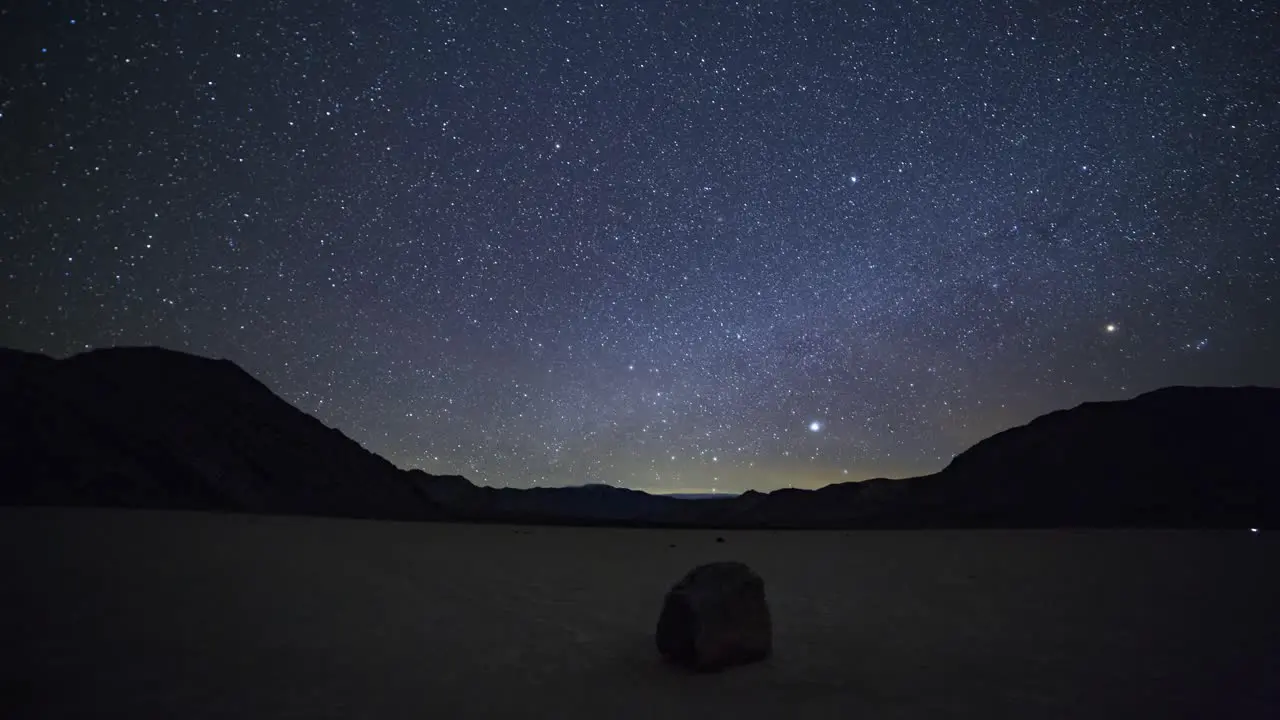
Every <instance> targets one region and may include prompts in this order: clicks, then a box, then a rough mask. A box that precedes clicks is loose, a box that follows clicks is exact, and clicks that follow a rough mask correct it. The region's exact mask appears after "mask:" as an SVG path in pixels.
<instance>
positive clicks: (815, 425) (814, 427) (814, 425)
mask: <svg viewBox="0 0 1280 720" xmlns="http://www.w3.org/2000/svg"><path fill="white" fill-rule="evenodd" d="M821 429H822V422H821V421H820V420H814V421H813V422H811V423H809V432H818V431H819V430H821Z"/></svg>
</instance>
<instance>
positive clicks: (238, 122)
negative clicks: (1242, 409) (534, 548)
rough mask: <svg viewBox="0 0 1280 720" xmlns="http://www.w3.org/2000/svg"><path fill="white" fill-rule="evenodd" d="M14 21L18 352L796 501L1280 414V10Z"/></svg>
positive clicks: (843, 6)
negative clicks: (1259, 404) (198, 359)
mask: <svg viewBox="0 0 1280 720" xmlns="http://www.w3.org/2000/svg"><path fill="white" fill-rule="evenodd" d="M15 5H18V6H20V7H17V8H13V7H10V8H6V9H5V10H2V11H0V23H3V32H4V33H5V38H4V43H5V54H4V56H3V66H2V67H0V137H3V148H2V149H0V238H2V240H0V241H2V242H3V246H2V247H0V320H2V325H0V344H3V345H7V346H12V347H18V348H22V349H26V350H33V351H40V352H46V353H50V354H53V355H58V356H65V355H67V354H70V353H75V352H80V351H83V350H85V349H87V348H93V347H102V346H111V345H139V344H154V345H162V346H165V347H170V348H174V349H179V350H184V351H189V352H195V353H198V354H202V355H210V356H217V357H227V358H229V359H231V360H233V361H235V362H237V363H239V364H240V365H241V366H243V367H244V368H245V369H246V370H248V371H249V372H251V373H253V374H254V375H255V376H257V377H258V378H260V379H261V380H263V381H264V382H265V383H266V384H267V385H268V386H270V387H271V388H272V389H273V390H275V391H276V392H278V393H279V394H280V395H281V396H283V397H284V398H285V399H287V400H288V401H290V402H292V403H294V404H295V405H297V406H298V407H299V408H301V409H303V410H305V411H307V412H309V413H312V414H314V415H316V416H317V417H319V418H320V419H321V420H323V421H324V422H326V423H328V424H331V425H334V426H336V427H338V428H340V429H342V430H343V431H344V432H346V433H347V434H348V435H349V436H351V437H353V438H354V439H356V440H358V441H359V442H361V443H362V444H364V445H365V446H366V447H368V448H369V449H370V450H373V451H375V452H378V453H380V454H382V455H384V456H385V457H387V458H388V459H390V460H392V461H393V462H395V463H397V464H398V465H400V466H402V467H418V468H422V469H424V470H427V471H429V472H436V473H461V474H464V475H467V476H468V477H470V478H471V479H473V480H475V481H477V482H483V483H487V484H492V485H502V484H506V485H510V486H516V487H525V486H530V485H533V484H539V485H563V484H579V483H588V482H607V483H613V484H617V485H622V486H627V487H635V488H642V489H649V490H654V491H671V490H705V489H710V488H716V489H719V490H730V491H739V490H744V489H746V488H749V487H754V488H758V489H772V488H776V487H785V486H787V485H794V486H796V487H813V486H817V485H821V484H825V483H829V482H834V481H840V480H856V479H861V478H866V477H871V476H877V475H889V476H902V475H909V474H917V473H924V472H930V471H933V470H937V469H940V468H941V467H943V466H944V465H945V464H946V463H947V461H948V460H949V459H950V458H951V457H952V456H954V455H955V453H957V452H959V451H961V450H963V449H964V448H965V447H967V446H968V445H970V444H972V443H973V442H975V441H977V440H979V439H981V438H983V437H985V436H987V435H989V434H991V433H993V432H996V431H999V430H1001V429H1004V428H1006V427H1010V426H1012V425H1016V424H1021V423H1024V422H1026V421H1028V420H1029V419H1031V418H1032V417H1034V416H1035V415H1038V414H1040V413H1043V412H1047V411H1050V410H1054V409H1058V408H1062V407H1068V406H1071V405H1075V404H1077V403H1080V402H1083V401H1088V400H1106V399H1118V398H1124V397H1130V396H1133V395H1135V394H1137V393H1139V392H1142V391H1145V390H1150V389H1153V388H1155V387H1159V386H1162V385H1170V384H1245V383H1257V384H1280V303H1278V302H1277V296H1278V293H1280V261H1278V258H1280V249H1278V248H1277V246H1278V245H1280V239H1278V235H1277V219H1278V217H1280V180H1278V179H1277V175H1278V174H1280V171H1278V170H1277V168H1280V151H1278V149H1277V147H1278V145H1280V142H1278V140H1280V71H1278V70H1277V69H1278V68H1280V50H1278V48H1280V31H1278V30H1277V28H1278V27H1280V18H1278V17H1277V15H1276V11H1275V9H1274V5H1273V4H1272V3H1267V2H1236V3H1203V2H1201V3H1197V4H1195V5H1194V6H1187V7H1174V6H1173V4H1171V3H1159V4H1156V3H1152V4H1147V3H1139V4H1137V5H1136V6H1135V5H1134V4H1132V3H1118V4H1115V5H1114V6H1109V5H1108V4H1107V3H1101V2H1089V3H1082V4H1080V5H1079V6H1076V7H1065V6H1064V5H1063V4H1062V3H1055V2H1048V3H1036V4H1031V3H1013V4H1011V5H1008V6H1005V5H1002V4H999V3H983V4H982V9H973V8H971V7H969V6H971V5H974V3H939V4H938V5H937V6H936V7H928V6H926V5H924V4H911V5H910V7H909V8H906V9H903V8H899V7H894V6H893V5H891V4H889V3H885V4H883V5H882V4H878V3H877V4H876V5H875V6H874V8H873V7H871V6H854V5H853V4H851V3H835V2H832V3H815V2H780V3H776V4H770V3H751V4H743V3H725V4H705V5H703V4H699V7H696V8H695V7H689V6H690V5H694V4H692V3H688V4H687V3H670V4H667V5H660V4H658V3H602V4H601V5H598V6H593V7H590V8H587V9H584V8H582V7H579V6H578V4H577V3H566V4H562V5H556V4H552V3H537V4H531V3H519V2H512V3H507V4H506V5H501V4H492V5H480V4H476V3H470V2H458V3H452V2H437V1H432V2H423V3H411V2H404V1H403V0H384V1H382V2H359V3H354V2H353V3H343V4H339V3H326V2H316V3H302V2H261V3H259V2H252V3H249V2H238V3H231V2H226V3H221V2H169V3H155V2H147V3H142V2H124V1H121V2H109V3H74V2H73V3H53V4H52V5H56V6H57V7H56V8H48V7H44V6H45V5H46V3H36V2H24V3H16V4H15ZM633 5H638V6H640V7H633ZM713 5H719V7H718V8H716V9H708V8H709V7H711V6H713ZM1218 6H1222V7H1218ZM1144 8H1145V9H1144Z"/></svg>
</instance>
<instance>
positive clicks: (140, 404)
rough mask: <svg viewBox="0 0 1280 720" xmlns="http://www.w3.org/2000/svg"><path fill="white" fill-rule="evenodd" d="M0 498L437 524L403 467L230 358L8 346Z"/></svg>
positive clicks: (1, 369) (0, 422)
mask: <svg viewBox="0 0 1280 720" xmlns="http://www.w3.org/2000/svg"><path fill="white" fill-rule="evenodd" d="M0 502H2V503H5V504H18V505H26V504H38V505H105V506H121V507H143V508H187V509H207V510H225V511H241V512H257V513H276V514H302V515H333V516H349V517H378V518H396V519H405V520H419V519H435V518H441V517H443V516H444V513H443V511H442V510H441V509H440V508H439V507H438V506H437V505H436V504H435V502H434V501H432V500H431V499H430V498H428V497H427V496H426V495H425V494H424V493H423V492H421V491H420V490H419V489H418V488H417V487H416V486H415V485H414V483H412V482H411V481H410V480H409V479H408V478H407V477H406V476H405V474H404V473H403V472H402V471H400V470H399V469H398V468H396V467H395V466H394V465H392V464H391V463H389V462H387V461H386V460H383V459H382V458H380V457H378V456H377V455H374V454H373V453H370V452H368V451H366V450H364V448H362V447H360V445H359V444H357V443H356V442H355V441H353V440H350V439H348V438H347V437H346V436H344V435H343V434H342V433H341V432H340V431H338V430H335V429H332V428H329V427H326V426H325V425H324V424H323V423H321V422H320V421H318V420H316V419H315V418H312V417H311V416H309V415H306V414H305V413H302V412H300V411H298V410H297V409H296V408H294V407H292V406H291V405H289V404H288V403H286V402H285V401H284V400H282V399H280V398H279V397H277V396H276V395H275V394H273V393H272V392H271V391H270V390H269V389H267V387H266V386H265V385H263V384H262V383H260V382H258V381H257V380H255V379H254V378H253V377H251V376H250V375H249V374H248V373H246V372H244V371H243V370H241V369H240V368H239V367H237V366H235V365H234V364H232V363H230V362H227V361H224V360H208V359H205V358H200V357H195V356H193V355H186V354H183V353H178V352H173V351H169V350H162V349H158V348H115V349H109V350H95V351H92V352H87V353H84V354H82V355H76V356H74V357H70V358H67V359H65V360H53V359H51V358H47V357H44V356H41V355H33V354H30V353H21V352H16V351H12V350H0Z"/></svg>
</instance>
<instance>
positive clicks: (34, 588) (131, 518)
mask: <svg viewBox="0 0 1280 720" xmlns="http://www.w3.org/2000/svg"><path fill="white" fill-rule="evenodd" d="M717 536H722V537H724V538H725V540H726V542H724V543H717V542H715V538H716V537H717ZM673 544H674V545H675V547H671V545H673ZM716 559H737V560H743V561H745V562H747V563H749V564H750V565H752V566H753V567H754V568H756V569H757V570H758V571H759V572H760V574H761V575H762V576H763V577H764V579H765V583H766V587H767V591H768V594H769V600H770V604H771V606H772V609H773V612H774V624H775V645H776V654H775V656H774V657H773V658H772V659H771V660H770V661H768V662H766V663H762V664H759V665H754V666H750V667H744V668H739V669H736V670H731V671H729V672H726V673H722V674H718V675H708V676H693V675H688V674H685V673H682V672H679V671H676V670H674V669H672V668H670V667H667V666H664V665H663V664H662V663H661V662H660V661H659V660H658V658H657V654H656V651H655V649H654V645H653V640H652V631H653V626H654V623H655V621H656V619H657V614H658V610H659V608H660V605H661V600H662V594H663V593H664V592H665V590H666V589H667V587H668V586H669V585H670V584H671V583H672V582H674V581H675V580H676V579H678V578H679V576H680V575H681V574H682V573H683V572H684V571H685V570H687V569H688V568H690V567H691V566H692V565H694V564H697V563H700V562H705V561H709V560H716ZM1276 568H1280V533H1273V534H1268V533H1259V534H1252V533H1249V532H1247V531H1241V532H1221V531H1214V532H1161V531H1119V532H1117V531H1087V532H1086V531H1080V532H1075V531H1008V532H1006V531H955V532H943V531H914V532H913V531H905V532H853V533H845V532H715V531H658V530H609V529H581V528H514V527H507V526H468V525H443V524H440V525H437V524H407V523H390V522H387V523H380V522H365V521H350V520H324V519H303V518H264V517H252V516H217V515H207V514H200V513H176V512H145V511H119V510H56V509H14V508H0V588H2V589H0V593H2V595H0V599H2V602H3V605H2V606H0V609H2V610H3V612H2V613H0V638H3V641H2V642H0V717H2V718H66V717H85V718H87V717H131V718H146V717H175V718H178V717H181V718H258V717H271V718H410V717H412V718H443V717H545V718H615V717H627V718H646V719H648V718H685V717H687V718H712V717H732V718H753V717H759V718H784V717H786V718H790V717H831V718H836V717H849V718H961V717H963V718H1000V717H1024V718H1036V719H1045V718H1090V719H1095V718H1139V717H1146V718H1231V717H1239V718H1246V717H1247V718H1266V717H1280V621H1278V620H1277V610H1278V609H1280V575H1278V574H1277V572H1276Z"/></svg>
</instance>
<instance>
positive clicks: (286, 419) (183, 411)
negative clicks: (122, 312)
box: [0, 347, 1280, 528]
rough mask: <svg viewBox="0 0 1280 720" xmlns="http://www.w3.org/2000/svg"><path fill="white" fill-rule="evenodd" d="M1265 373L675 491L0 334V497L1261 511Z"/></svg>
mask: <svg viewBox="0 0 1280 720" xmlns="http://www.w3.org/2000/svg"><path fill="white" fill-rule="evenodd" d="M1278 430H1280V389H1275V388H1259V387H1241V388H1220V387H1170V388H1164V389H1161V390H1156V391H1153V392H1149V393H1146V394H1143V395H1139V396H1138V397H1136V398H1132V399H1129V400H1121V401H1114V402H1097V403H1086V404H1083V405H1080V406H1078V407H1076V408H1073V409H1070V410H1060V411H1057V412H1053V413H1050V414H1048V415H1044V416H1042V417H1039V418H1037V419H1035V420H1033V421H1032V422H1030V423H1028V424H1027V425H1024V426H1020V427H1016V428H1012V429H1009V430H1006V431H1004V432H1001V433H998V434H996V435H994V436H992V437H990V438H987V439H986V440H983V441H981V442H979V443H978V444H976V445H974V446H973V447H972V448H970V449H968V450H966V451H965V452H963V453H961V454H960V455H958V456H956V458H955V459H954V460H953V461H952V462H951V463H950V464H949V465H948V466H947V467H946V468H945V469H943V470H942V471H940V472H938V473H935V474H933V475H928V476H924V477H917V478H908V479H902V480H889V479H876V480H867V481H862V482H853V483H841V484H836V485H829V486H827V487H824V488H820V489H818V490H795V489H785V490H777V491H774V492H771V493H761V492H756V491H749V492H746V493H743V494H742V495H738V496H729V497H722V498H711V499H699V500H692V499H686V498H680V497H670V496H660V495H650V494H648V493H644V492H641V491H637V490H627V489H622V488H616V487H611V486H608V485H585V486H579V487H565V488H532V489H525V490H519V489H514V488H493V487H481V486H476V485H474V484H472V483H471V482H470V481H468V480H467V479H466V478H463V477H460V476H456V475H453V476H436V475H429V474H427V473H424V472H422V471H420V470H409V471H404V470H400V469H398V468H396V467H395V466H394V465H392V464H391V463H389V462H387V461H386V460H384V459H382V458H380V457H378V456H377V455H374V454H373V453H370V452H368V451H367V450H365V449H364V448H363V447H361V446H360V445H359V444H358V443H356V442H355V441H353V440H351V439H349V438H347V437H346V436H345V435H343V434H342V433H341V432H340V431H338V430H336V429H333V428H329V427H327V426H325V425H324V424H323V423H321V422H320V421H319V420H316V419H315V418H313V417H311V416H309V415H307V414H305V413H303V412H301V411H300V410H298V409H296V408H294V407H293V406H291V405H289V404H288V403H287V402H285V401H284V400H282V399H281V398H279V397H277V396H276V395H275V394H273V393H272V392H271V391H270V390H269V389H268V388H267V387H266V386H265V385H263V384H262V383H260V382H258V381H257V380H256V379H254V378H253V377H252V376H250V375H249V374H248V373H246V372H244V371H243V370H241V369H240V368H239V367H237V366H236V365H234V364H233V363H231V362H228V361H225V360H211V359H207V358H202V357H197V356H193V355H188V354H185V353H180V352H176V351H171V350H164V349H160V348H150V347H139V348H112V349H104V350H94V351H90V352H87V353H83V354H80V355H75V356H72V357H69V358H66V359H61V360H56V359H53V358H50V357H46V356H43V355H37V354H32V353H26V352H21V351H16V350H4V349H0V504H7V505H69V506H102V507H136V508H171V509H191V510H211V511H225V512H251V513H272V514H297V515H320V516H335V517H360V518H381V519H394V520H459V521H470V522H521V523H571V524H601V525H629V526H679V527H699V526H702V527H739V528H746V527H762V528H819V527H826V528H859V527H886V528H888V527H903V528H907V527H1069V526H1097V527H1125V526H1129V527H1134V526H1137V527H1235V528H1238V527H1276V526H1277V525H1280V522H1277V521H1278V520H1280V490H1278V488H1280V446H1277V445H1276V443H1275V440H1274V438H1275V437H1276V433H1277V431H1278Z"/></svg>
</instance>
